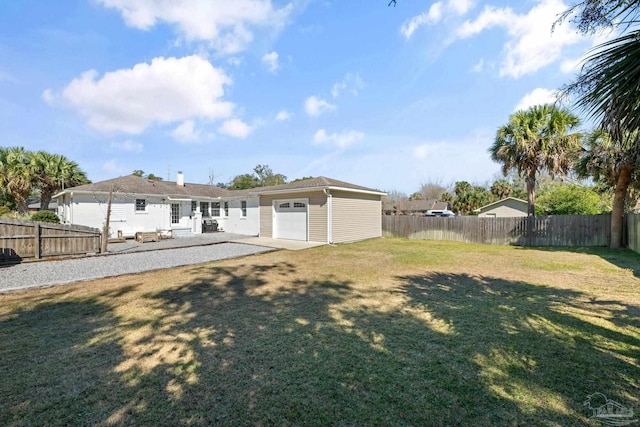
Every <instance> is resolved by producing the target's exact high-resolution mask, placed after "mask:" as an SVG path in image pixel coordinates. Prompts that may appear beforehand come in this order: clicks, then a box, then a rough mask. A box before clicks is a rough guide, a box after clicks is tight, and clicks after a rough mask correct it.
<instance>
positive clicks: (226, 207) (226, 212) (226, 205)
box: [224, 202, 229, 217]
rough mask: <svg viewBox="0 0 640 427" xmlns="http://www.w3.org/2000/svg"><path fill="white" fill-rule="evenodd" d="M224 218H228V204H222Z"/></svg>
mask: <svg viewBox="0 0 640 427" xmlns="http://www.w3.org/2000/svg"><path fill="white" fill-rule="evenodd" d="M224 216H226V217H228V216H229V202H224Z"/></svg>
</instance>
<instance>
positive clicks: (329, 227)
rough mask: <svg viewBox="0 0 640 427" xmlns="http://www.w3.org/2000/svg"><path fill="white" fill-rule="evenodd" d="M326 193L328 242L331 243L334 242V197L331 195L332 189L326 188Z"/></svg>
mask: <svg viewBox="0 0 640 427" xmlns="http://www.w3.org/2000/svg"><path fill="white" fill-rule="evenodd" d="M323 191H324V195H325V196H327V243H328V244H329V245H332V244H333V227H332V224H333V198H332V196H331V191H330V190H329V189H328V188H325V189H324V190H323Z"/></svg>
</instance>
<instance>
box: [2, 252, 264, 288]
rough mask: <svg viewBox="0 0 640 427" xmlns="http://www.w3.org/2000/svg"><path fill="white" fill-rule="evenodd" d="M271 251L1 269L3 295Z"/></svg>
mask: <svg viewBox="0 0 640 427" xmlns="http://www.w3.org/2000/svg"><path fill="white" fill-rule="evenodd" d="M271 250H273V249H272V248H267V247H264V246H255V245H247V244H242V243H219V244H214V245H207V246H192V247H186V248H176V249H163V250H157V251H151V252H134V253H126V254H118V255H96V256H92V257H85V258H75V259H65V260H60V261H39V262H27V263H22V264H16V265H10V266H5V267H0V292H6V291H14V290H20V289H28V288H35V287H41V286H51V285H59V284H63V283H72V282H79V281H85V280H94V279H101V278H103V277H112V276H120V275H122V274H131V273H140V272H143V271H152V270H160V269H164V268H172V267H179V266H182V265H192V264H200V263H203V262H209V261H216V260H220V259H227V258H236V257H241V256H246V255H253V254H258V253H262V252H268V251H271Z"/></svg>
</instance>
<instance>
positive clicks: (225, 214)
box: [54, 172, 385, 243]
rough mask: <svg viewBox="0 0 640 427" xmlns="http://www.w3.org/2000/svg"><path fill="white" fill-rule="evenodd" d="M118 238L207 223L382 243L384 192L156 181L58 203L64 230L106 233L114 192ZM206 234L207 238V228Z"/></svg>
mask: <svg viewBox="0 0 640 427" xmlns="http://www.w3.org/2000/svg"><path fill="white" fill-rule="evenodd" d="M110 191H112V192H113V193H112V197H111V199H112V200H111V214H110V221H109V234H110V236H112V237H115V236H118V235H122V236H125V237H128V236H133V235H134V234H135V233H136V232H139V231H169V230H171V232H172V233H173V235H174V236H180V235H191V234H199V233H202V232H203V222H208V221H211V220H215V221H216V222H217V224H218V227H219V228H220V229H222V230H225V231H228V232H233V233H238V234H244V235H249V236H261V237H271V238H276V239H290V240H303V241H310V242H322V243H341V242H350V241H355V240H362V239H367V238H372V237H380V236H381V235H382V220H381V217H380V211H381V198H382V196H383V195H384V194H385V193H383V192H381V191H378V190H374V189H370V188H366V187H361V186H358V185H354V184H350V183H347V182H343V181H338V180H335V179H331V178H325V177H318V178H310V179H305V180H301V181H296V182H292V183H289V184H283V185H275V186H270V187H260V188H252V189H249V190H227V189H223V188H219V187H215V186H211V185H203V184H190V183H185V182H184V175H183V174H182V173H181V172H180V173H178V177H177V179H176V182H168V181H152V180H148V179H145V178H141V177H138V176H135V175H129V176H124V177H119V178H115V179H110V180H106V181H101V182H97V183H93V184H86V185H81V186H78V187H73V188H68V189H66V190H64V191H62V192H60V193H59V194H56V195H55V196H54V197H55V198H56V199H57V200H58V216H59V217H60V219H61V221H62V222H63V223H68V224H82V225H88V226H91V227H97V228H103V227H104V224H105V222H106V217H107V208H108V200H109V192H110ZM204 231H207V230H206V228H205V230H204Z"/></svg>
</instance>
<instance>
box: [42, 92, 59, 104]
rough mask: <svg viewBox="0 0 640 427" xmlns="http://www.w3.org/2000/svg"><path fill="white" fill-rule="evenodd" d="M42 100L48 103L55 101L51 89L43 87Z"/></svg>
mask: <svg viewBox="0 0 640 427" xmlns="http://www.w3.org/2000/svg"><path fill="white" fill-rule="evenodd" d="M41 96H42V100H43V101H44V102H45V103H46V104H48V105H53V104H55V102H56V96H55V95H54V94H53V91H52V90H51V89H45V90H44V91H42V95H41Z"/></svg>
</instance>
